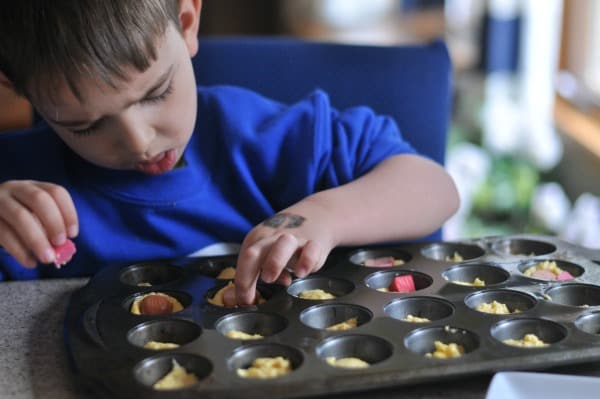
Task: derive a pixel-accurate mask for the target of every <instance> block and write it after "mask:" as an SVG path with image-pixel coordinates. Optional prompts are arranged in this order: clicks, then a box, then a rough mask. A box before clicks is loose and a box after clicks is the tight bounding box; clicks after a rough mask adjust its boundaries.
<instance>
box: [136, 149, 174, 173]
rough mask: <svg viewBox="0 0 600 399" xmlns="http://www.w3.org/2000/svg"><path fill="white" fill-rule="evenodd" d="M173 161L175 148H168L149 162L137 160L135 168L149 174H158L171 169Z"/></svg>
mask: <svg viewBox="0 0 600 399" xmlns="http://www.w3.org/2000/svg"><path fill="white" fill-rule="evenodd" d="M175 161H176V159H175V150H169V151H166V152H163V153H162V154H161V155H159V156H158V157H157V158H155V159H154V160H153V161H151V162H139V163H138V164H137V170H139V171H140V172H143V173H147V174H150V175H160V174H161V173H165V172H168V171H169V170H171V169H173V166H175Z"/></svg>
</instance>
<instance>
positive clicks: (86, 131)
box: [71, 125, 96, 136]
mask: <svg viewBox="0 0 600 399" xmlns="http://www.w3.org/2000/svg"><path fill="white" fill-rule="evenodd" d="M95 130H96V126H95V125H91V126H89V127H86V128H85V129H77V130H75V129H73V130H71V132H72V133H73V134H75V135H77V136H87V135H90V134H92V133H94V131H95Z"/></svg>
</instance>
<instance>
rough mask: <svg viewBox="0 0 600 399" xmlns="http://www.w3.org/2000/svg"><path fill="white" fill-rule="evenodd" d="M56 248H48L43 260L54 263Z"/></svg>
mask: <svg viewBox="0 0 600 399" xmlns="http://www.w3.org/2000/svg"><path fill="white" fill-rule="evenodd" d="M54 259H55V258H54V250H53V249H52V248H46V249H45V250H44V253H43V255H42V262H44V263H52V262H54Z"/></svg>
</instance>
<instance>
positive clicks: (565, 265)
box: [518, 258, 584, 281]
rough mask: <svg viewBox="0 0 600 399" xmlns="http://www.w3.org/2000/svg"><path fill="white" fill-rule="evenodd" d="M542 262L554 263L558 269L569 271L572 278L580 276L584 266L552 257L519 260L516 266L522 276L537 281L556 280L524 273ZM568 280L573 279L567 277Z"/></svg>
mask: <svg viewBox="0 0 600 399" xmlns="http://www.w3.org/2000/svg"><path fill="white" fill-rule="evenodd" d="M544 262H552V263H553V264H556V266H557V267H558V268H559V269H560V270H563V271H566V272H569V274H571V276H573V278H574V279H575V278H577V277H580V276H582V275H583V273H584V268H583V267H581V266H580V265H578V264H576V263H573V262H568V261H565V260H561V259H553V258H536V259H531V260H527V261H524V262H521V263H520V264H519V266H518V269H519V271H520V272H521V274H522V276H523V277H524V278H530V279H533V280H538V281H557V280H548V279H544V278H536V277H535V276H528V275H526V274H525V271H526V270H527V269H529V268H532V267H536V266H537V265H539V264H543V263H544ZM569 280H573V279H569ZM569 280H564V281H569Z"/></svg>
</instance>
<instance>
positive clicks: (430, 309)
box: [383, 296, 454, 323]
mask: <svg viewBox="0 0 600 399" xmlns="http://www.w3.org/2000/svg"><path fill="white" fill-rule="evenodd" d="M383 310H384V312H385V314H387V315H388V316H390V317H391V318H394V319H397V320H401V321H404V322H417V323H426V322H431V321H436V320H442V319H445V318H447V317H450V316H452V315H453V314H454V306H453V305H452V304H451V303H450V302H448V301H446V300H444V299H440V298H434V297H427V296H413V297H407V298H397V299H394V300H393V301H392V302H390V303H389V304H387V305H386V306H385V307H384V308H383Z"/></svg>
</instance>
